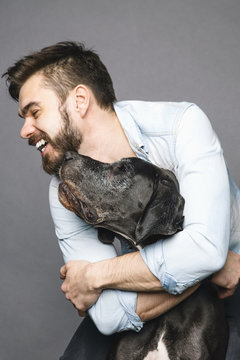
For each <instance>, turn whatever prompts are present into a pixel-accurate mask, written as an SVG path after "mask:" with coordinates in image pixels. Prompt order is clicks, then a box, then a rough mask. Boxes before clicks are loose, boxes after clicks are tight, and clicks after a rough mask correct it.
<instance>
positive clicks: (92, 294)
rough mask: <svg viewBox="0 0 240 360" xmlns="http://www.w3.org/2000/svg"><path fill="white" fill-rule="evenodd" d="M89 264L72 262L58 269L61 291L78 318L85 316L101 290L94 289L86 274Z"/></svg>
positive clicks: (78, 261)
mask: <svg viewBox="0 0 240 360" xmlns="http://www.w3.org/2000/svg"><path fill="white" fill-rule="evenodd" d="M90 266H91V263H89V262H88V261H80V260H72V261H69V262H68V263H67V264H66V265H64V266H62V267H61V269H60V278H61V279H62V280H64V282H63V283H62V286H61V290H62V291H63V292H64V293H65V297H66V299H68V300H70V301H71V302H72V304H73V305H74V306H75V307H76V309H77V310H78V314H79V315H80V316H86V315H87V314H86V311H87V310H88V309H89V308H90V307H91V306H92V305H93V304H95V302H96V301H97V299H98V298H99V296H100V294H101V290H99V289H97V290H96V289H94V288H93V287H92V285H91V282H90V281H89V278H88V274H89V268H90Z"/></svg>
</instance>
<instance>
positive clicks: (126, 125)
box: [114, 101, 149, 161]
mask: <svg viewBox="0 0 240 360" xmlns="http://www.w3.org/2000/svg"><path fill="white" fill-rule="evenodd" d="M114 110H115V112H116V114H117V117H118V119H119V121H120V124H121V126H122V128H123V130H124V132H125V134H126V136H127V139H128V141H129V144H130V146H131V148H132V149H133V151H134V152H135V154H136V155H137V156H138V157H140V158H142V159H144V160H147V161H149V159H148V151H147V149H146V144H144V141H143V135H142V133H141V131H140V129H139V127H138V125H137V124H136V122H135V120H134V119H133V117H132V115H131V113H130V112H129V110H128V104H127V102H125V101H120V102H116V103H115V104H114Z"/></svg>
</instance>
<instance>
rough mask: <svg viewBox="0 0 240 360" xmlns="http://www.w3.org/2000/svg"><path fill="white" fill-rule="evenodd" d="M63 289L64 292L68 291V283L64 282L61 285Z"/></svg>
mask: <svg viewBox="0 0 240 360" xmlns="http://www.w3.org/2000/svg"><path fill="white" fill-rule="evenodd" d="M61 290H62V292H64V293H65V292H66V291H67V288H66V285H65V284H64V283H63V284H62V285H61Z"/></svg>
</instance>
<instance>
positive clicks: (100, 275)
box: [87, 252, 162, 292]
mask: <svg viewBox="0 0 240 360" xmlns="http://www.w3.org/2000/svg"><path fill="white" fill-rule="evenodd" d="M87 277H88V282H89V284H91V285H90V287H92V288H93V289H119V290H130V291H137V292H156V291H161V290H162V285H161V282H160V281H159V280H158V279H157V278H156V277H155V276H154V275H153V274H152V273H151V271H150V270H149V269H148V267H147V265H146V264H145V263H144V261H143V259H142V257H141V255H140V253H139V252H134V253H131V254H126V255H123V256H118V257H116V258H113V259H109V260H104V261H100V262H96V263H92V264H89V269H88V274H87Z"/></svg>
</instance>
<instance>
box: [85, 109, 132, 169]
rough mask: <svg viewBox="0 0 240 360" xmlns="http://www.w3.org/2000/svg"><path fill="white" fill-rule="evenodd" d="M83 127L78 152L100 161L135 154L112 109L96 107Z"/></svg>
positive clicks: (108, 160)
mask: <svg viewBox="0 0 240 360" xmlns="http://www.w3.org/2000/svg"><path fill="white" fill-rule="evenodd" d="M91 115H92V117H91V120H89V119H88V122H87V126H86V128H85V129H84V130H85V131H84V133H83V139H82V143H81V146H80V148H79V151H78V152H79V153H80V154H82V155H87V156H90V157H92V158H93V159H96V160H99V161H102V162H108V163H111V162H114V161H118V160H120V159H122V158H124V157H134V156H136V155H135V153H134V151H133V150H132V148H131V146H130V144H129V142H128V139H127V137H126V135H125V132H124V130H123V128H122V126H121V124H120V121H119V119H118V117H117V115H116V113H115V112H114V111H106V110H102V109H100V108H98V109H97V110H96V111H95V113H93V114H91Z"/></svg>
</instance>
